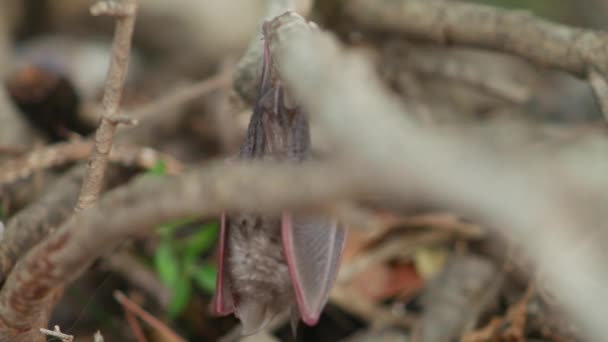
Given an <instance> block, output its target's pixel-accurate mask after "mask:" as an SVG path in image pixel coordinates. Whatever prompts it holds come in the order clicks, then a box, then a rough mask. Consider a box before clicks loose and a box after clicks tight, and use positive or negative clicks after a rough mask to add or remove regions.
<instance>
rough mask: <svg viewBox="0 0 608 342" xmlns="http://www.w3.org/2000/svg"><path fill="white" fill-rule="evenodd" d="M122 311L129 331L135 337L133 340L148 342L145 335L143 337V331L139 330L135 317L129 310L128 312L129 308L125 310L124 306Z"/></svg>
mask: <svg viewBox="0 0 608 342" xmlns="http://www.w3.org/2000/svg"><path fill="white" fill-rule="evenodd" d="M123 309H124V310H125V315H126V316H127V322H128V323H129V326H130V327H131V330H133V334H134V335H135V339H136V340H137V342H148V339H147V338H146V335H144V331H143V330H142V329H141V326H140V325H139V323H138V322H137V317H135V315H133V313H132V312H131V310H129V308H127V307H126V306H123Z"/></svg>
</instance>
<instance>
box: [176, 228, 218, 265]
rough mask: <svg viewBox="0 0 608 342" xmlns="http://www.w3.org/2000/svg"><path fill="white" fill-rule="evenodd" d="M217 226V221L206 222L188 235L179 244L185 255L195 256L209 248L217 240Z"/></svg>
mask: <svg viewBox="0 0 608 342" xmlns="http://www.w3.org/2000/svg"><path fill="white" fill-rule="evenodd" d="M218 233H219V227H218V225H217V223H212V224H207V225H205V226H203V227H201V228H200V230H199V231H198V232H196V233H195V234H194V235H192V236H190V237H188V238H187V239H186V240H185V241H184V242H183V243H182V245H181V247H182V248H183V251H184V253H185V255H186V257H187V258H188V257H190V258H191V257H197V256H198V255H200V254H201V253H203V252H205V251H207V250H209V248H211V247H212V246H213V245H214V244H215V241H216V240H217V236H218Z"/></svg>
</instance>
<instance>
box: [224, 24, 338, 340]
mask: <svg viewBox="0 0 608 342" xmlns="http://www.w3.org/2000/svg"><path fill="white" fill-rule="evenodd" d="M264 32H265V36H266V37H267V32H268V23H265V24H264ZM270 66H271V65H270V53H269V46H268V39H265V42H264V65H263V70H262V77H261V78H262V80H261V85H260V94H259V97H258V101H257V103H256V106H255V108H254V112H253V115H252V117H251V121H250V123H249V128H248V132H247V138H246V139H245V141H244V143H243V145H242V146H241V151H240V155H239V157H240V158H241V159H254V158H267V157H271V158H276V159H279V160H287V161H292V162H297V161H302V160H305V159H307V158H309V156H310V132H309V127H308V121H307V118H306V116H305V115H304V113H303V112H302V111H301V110H299V109H298V108H294V109H289V108H287V106H286V105H285V102H284V100H285V99H284V96H285V94H284V92H283V89H282V88H281V86H280V85H273V82H272V80H271V77H270V76H271V75H270V74H271V73H270ZM345 235H346V231H345V229H344V228H343V227H342V226H340V225H338V223H337V222H336V221H335V220H332V219H330V218H327V217H312V216H292V215H291V214H289V213H284V214H283V215H281V216H280V217H267V216H262V215H259V214H256V213H234V214H233V213H231V214H229V215H227V214H223V215H222V217H221V232H220V246H219V257H218V263H219V266H218V277H217V289H216V291H217V292H216V295H215V298H214V309H215V311H216V313H217V314H219V315H228V314H231V313H234V314H235V315H236V316H237V317H238V318H239V320H240V321H241V323H242V325H243V330H242V333H243V334H245V335H248V334H253V333H255V332H257V331H259V330H261V329H263V328H264V327H265V326H266V325H267V324H268V323H269V322H270V321H271V320H272V318H273V317H274V316H276V315H277V314H280V313H283V312H290V313H291V316H292V326H294V324H297V322H298V321H299V320H300V318H301V319H302V320H303V321H304V323H306V324H308V325H314V324H316V323H317V321H318V319H319V316H320V314H321V312H322V310H323V307H324V306H325V304H326V303H327V299H328V297H329V292H330V290H331V287H332V285H333V283H334V281H335V278H336V275H337V271H338V266H339V261H340V257H341V255H342V250H343V247H344V241H345Z"/></svg>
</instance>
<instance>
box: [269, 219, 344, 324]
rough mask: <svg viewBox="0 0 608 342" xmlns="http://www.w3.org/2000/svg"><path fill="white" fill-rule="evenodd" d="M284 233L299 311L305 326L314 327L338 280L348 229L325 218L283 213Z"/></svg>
mask: <svg viewBox="0 0 608 342" xmlns="http://www.w3.org/2000/svg"><path fill="white" fill-rule="evenodd" d="M281 233H282V238H283V247H284V250H285V258H286V260H287V265H288V267H289V273H290V275H291V280H292V283H293V287H294V291H295V294H296V300H297V303H298V310H299V312H300V315H301V316H302V320H303V321H304V323H306V324H308V325H314V324H316V323H317V321H318V320H319V316H320V315H321V312H322V311H323V307H324V306H325V304H326V303H327V299H328V297H329V292H330V290H331V288H332V286H333V284H334V281H335V280H336V275H337V273H338V267H339V265H340V258H341V256H342V250H343V249H344V242H345V237H346V229H345V228H344V227H343V226H340V225H338V222H337V221H335V220H330V219H328V218H326V217H310V216H306V217H294V218H292V217H291V216H290V215H289V214H284V215H283V218H282V220H281Z"/></svg>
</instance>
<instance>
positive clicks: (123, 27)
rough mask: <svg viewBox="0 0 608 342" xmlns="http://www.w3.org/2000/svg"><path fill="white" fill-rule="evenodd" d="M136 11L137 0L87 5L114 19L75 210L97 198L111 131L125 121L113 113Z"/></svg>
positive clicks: (79, 209) (116, 107)
mask: <svg viewBox="0 0 608 342" xmlns="http://www.w3.org/2000/svg"><path fill="white" fill-rule="evenodd" d="M136 11H137V0H125V2H124V3H116V2H110V1H103V2H100V3H97V4H95V5H93V6H92V7H91V13H92V14H93V15H101V14H105V15H112V16H116V18H117V19H116V30H115V31H114V41H113V43H112V57H111V61H110V69H109V71H108V76H107V79H106V84H105V89H104V94H103V100H102V104H103V107H104V109H105V114H104V115H103V116H102V118H101V123H100V124H99V127H98V128H97V132H96V133H95V149H94V150H93V153H92V154H91V158H90V160H89V164H88V166H87V173H86V174H85V177H84V181H83V184H82V189H81V191H80V195H79V196H78V202H77V203H76V207H75V208H74V210H75V211H76V212H79V211H81V210H83V209H85V208H88V207H90V206H91V205H92V204H93V203H94V202H95V201H96V200H97V197H98V196H99V193H100V192H101V188H102V184H103V178H104V174H105V170H106V167H107V163H108V156H109V154H110V150H111V149H112V140H113V139H114V132H115V131H116V127H117V126H118V124H119V123H123V122H126V121H128V120H124V118H122V116H118V115H117V114H118V107H119V104H120V97H121V95H122V90H123V86H124V81H125V78H126V75H127V67H128V65H129V54H130V53H131V37H132V35H133V27H134V26H135V14H136Z"/></svg>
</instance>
